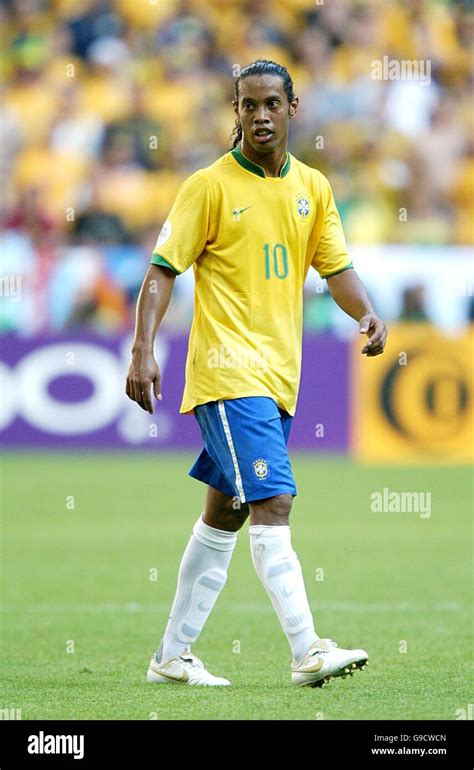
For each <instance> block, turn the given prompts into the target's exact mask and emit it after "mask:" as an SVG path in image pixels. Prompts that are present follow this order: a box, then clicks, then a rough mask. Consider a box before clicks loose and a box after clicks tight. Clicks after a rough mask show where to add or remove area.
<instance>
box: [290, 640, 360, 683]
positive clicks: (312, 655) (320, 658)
mask: <svg viewBox="0 0 474 770" xmlns="http://www.w3.org/2000/svg"><path fill="white" fill-rule="evenodd" d="M368 658H369V656H368V655H367V653H366V652H365V650H345V649H343V648H342V647H338V646H337V643H336V642H334V641H333V640H332V639H317V640H316V641H315V642H313V644H312V645H311V647H310V648H309V649H308V651H307V653H306V655H305V656H304V658H303V660H302V661H301V663H299V664H298V665H296V664H295V662H294V661H293V660H292V661H291V682H292V684H293V685H295V687H323V686H324V683H325V682H328V681H329V680H330V679H332V678H333V677H335V676H341V677H343V678H345V677H346V676H353V674H354V673H355V671H358V670H361V669H363V668H365V666H368V664H369V660H368Z"/></svg>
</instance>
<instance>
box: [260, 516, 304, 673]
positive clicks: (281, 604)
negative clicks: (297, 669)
mask: <svg viewBox="0 0 474 770" xmlns="http://www.w3.org/2000/svg"><path fill="white" fill-rule="evenodd" d="M249 534H250V553H251V555H252V561H253V565H254V567H255V570H256V572H257V574H258V576H259V578H260V580H261V581H262V583H263V585H264V587H265V589H266V591H267V593H268V595H269V596H270V599H271V601H272V604H273V606H274V608H275V610H276V613H277V615H278V618H279V620H280V623H281V625H282V628H283V631H284V632H285V635H286V638H287V639H288V643H289V645H290V647H291V652H292V654H293V660H294V662H295V663H299V662H300V661H301V660H302V659H303V657H304V655H305V653H306V651H307V650H308V647H309V646H310V645H311V644H312V643H313V642H314V641H315V640H316V639H319V636H318V635H317V633H316V631H315V630H314V622H313V616H312V614H311V610H310V608H309V604H308V599H307V596H306V589H305V585H304V580H303V573H302V570H301V564H300V562H299V559H298V556H297V555H296V553H295V551H294V550H293V547H292V545H291V532H290V527H289V526H280V527H279V526H268V525H265V524H252V525H251V526H250V527H249Z"/></svg>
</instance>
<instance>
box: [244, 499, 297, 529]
mask: <svg viewBox="0 0 474 770" xmlns="http://www.w3.org/2000/svg"><path fill="white" fill-rule="evenodd" d="M292 504H293V495H290V494H282V495H275V496H274V497H269V498H268V499H267V500H259V501H257V502H254V503H250V509H251V512H252V524H268V525H270V526H271V525H282V524H287V523H288V517H289V515H290V511H291V506H292Z"/></svg>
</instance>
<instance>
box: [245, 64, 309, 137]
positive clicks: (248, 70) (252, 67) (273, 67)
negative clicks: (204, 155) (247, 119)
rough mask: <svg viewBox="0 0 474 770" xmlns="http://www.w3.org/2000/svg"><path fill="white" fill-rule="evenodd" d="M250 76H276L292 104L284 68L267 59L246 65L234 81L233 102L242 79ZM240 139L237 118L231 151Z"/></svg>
mask: <svg viewBox="0 0 474 770" xmlns="http://www.w3.org/2000/svg"><path fill="white" fill-rule="evenodd" d="M250 75H278V77H279V78H281V79H282V80H283V88H284V91H285V94H286V96H287V99H288V102H292V101H293V99H294V98H295V94H294V91H293V81H292V79H291V76H290V73H289V72H288V70H287V69H286V67H284V66H283V65H282V64H277V63H276V62H274V61H269V60H268V59H257V61H254V62H253V63H252V64H247V66H246V67H244V68H243V69H242V70H241V71H240V75H239V76H238V77H237V78H236V79H235V81H234V100H235V101H236V102H238V101H239V83H240V81H241V80H243V79H244V78H248V77H250ZM241 139H242V126H241V125H240V120H239V118H237V119H236V121H235V128H234V130H233V132H232V136H231V138H230V140H231V142H232V148H231V149H233V148H234V147H237V145H238V144H239V142H240V140H241Z"/></svg>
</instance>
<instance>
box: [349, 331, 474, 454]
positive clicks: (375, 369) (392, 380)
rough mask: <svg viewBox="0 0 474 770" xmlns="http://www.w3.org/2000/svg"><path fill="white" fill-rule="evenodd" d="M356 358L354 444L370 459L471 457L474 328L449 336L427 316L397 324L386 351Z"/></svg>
mask: <svg viewBox="0 0 474 770" xmlns="http://www.w3.org/2000/svg"><path fill="white" fill-rule="evenodd" d="M364 339H365V337H362V336H361V337H360V338H358V339H357V340H356V342H355V344H354V350H353V360H352V372H353V378H352V388H353V391H352V398H351V404H352V449H353V453H354V454H355V456H356V457H358V458H360V459H361V460H366V461H370V462H374V461H381V462H385V461H388V462H397V463H400V462H403V463H405V462H423V463H426V462H430V461H431V462H446V463H455V462H462V463H464V462H469V461H472V459H473V456H474V451H473V449H474V443H473V438H474V436H473V421H474V410H473V376H472V375H473V366H474V364H473V361H474V345H473V340H474V331H473V329H472V327H471V328H470V329H468V330H467V331H466V332H464V333H463V334H462V336H455V337H454V336H453V337H449V336H447V335H445V334H443V333H441V332H440V331H439V330H437V329H435V328H434V327H432V326H429V325H428V324H424V323H404V324H402V323H400V324H397V325H395V326H392V327H391V328H390V329H389V335H388V339H387V346H386V349H385V352H384V353H383V355H381V356H376V357H374V358H367V356H363V355H361V352H360V351H361V348H362V347H363V340H364Z"/></svg>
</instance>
